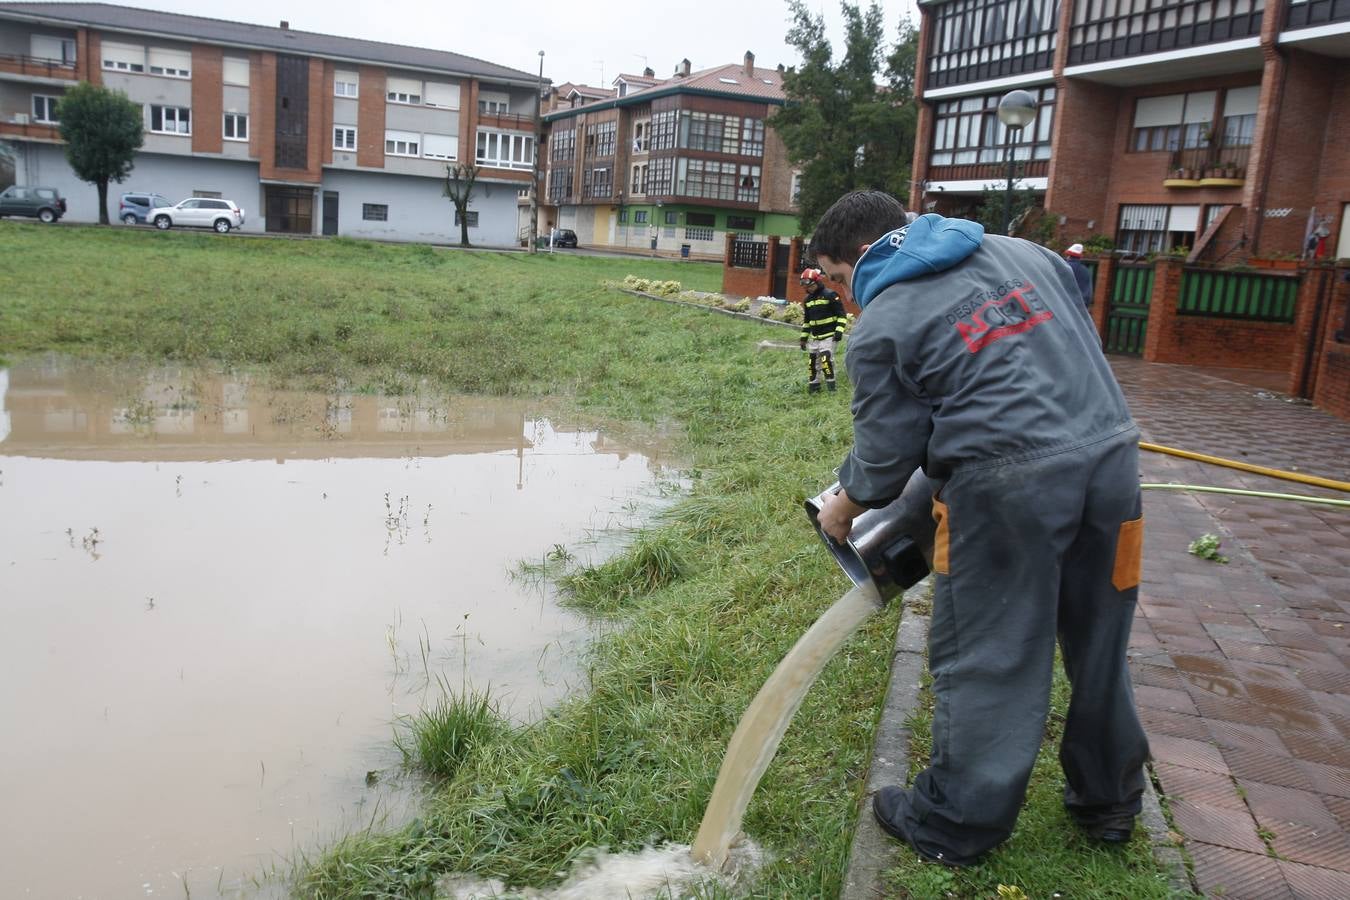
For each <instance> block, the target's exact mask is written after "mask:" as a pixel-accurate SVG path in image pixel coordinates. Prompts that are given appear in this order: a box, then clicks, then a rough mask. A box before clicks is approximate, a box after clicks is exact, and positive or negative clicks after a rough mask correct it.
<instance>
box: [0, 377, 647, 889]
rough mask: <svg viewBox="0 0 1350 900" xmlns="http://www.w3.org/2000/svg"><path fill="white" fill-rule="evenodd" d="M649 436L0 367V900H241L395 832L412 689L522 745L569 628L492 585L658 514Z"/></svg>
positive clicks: (556, 691) (552, 609) (574, 629)
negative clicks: (397, 739) (383, 831)
mask: <svg viewBox="0 0 1350 900" xmlns="http://www.w3.org/2000/svg"><path fill="white" fill-rule="evenodd" d="M620 435H621V436H620ZM668 437H669V436H668V435H665V434H662V433H660V432H632V431H625V432H620V431H618V430H616V429H612V428H611V429H597V428H596V427H595V426H594V425H593V424H591V425H589V426H587V425H579V424H568V423H567V422H565V421H564V420H562V419H560V418H559V417H558V416H557V415H556V414H555V415H553V416H552V417H549V413H548V411H547V410H543V409H542V408H540V407H538V406H532V405H529V404H524V403H520V402H510V401H495V400H491V399H483V398H462V397H446V396H430V395H417V396H411V397H376V396H365V395H354V394H347V393H335V394H332V395H328V396H324V395H312V394H299V393H285V392H280V393H279V392H275V391H271V390H268V389H267V388H266V387H265V386H263V385H262V384H261V383H259V382H257V381H255V380H252V379H250V378H248V377H246V376H242V375H234V376H221V375H213V374H202V373H196V372H191V371H179V370H175V369H159V370H155V371H152V372H148V373H147V372H126V371H121V372H114V373H107V372H105V371H100V370H96V369H93V368H89V367H80V366H74V365H69V364H66V363H63V362H61V361H58V360H50V359H45V360H36V361H33V362H30V363H24V364H21V365H18V366H16V367H14V368H12V369H10V370H8V371H5V370H0V657H2V658H3V659H4V660H5V664H6V672H7V677H6V678H5V679H3V680H2V681H0V718H3V720H4V721H5V722H6V723H7V727H6V734H7V737H6V740H5V741H3V742H0V795H3V796H4V798H5V807H6V815H5V816H4V817H3V821H0V847H3V848H4V851H3V855H4V857H5V861H4V863H3V865H0V896H5V897H24V896H32V897H84V898H93V897H117V898H123V897H140V896H161V897H162V896H171V897H182V896H187V895H189V893H188V892H189V891H190V896H192V897H193V898H202V897H215V896H237V895H240V894H242V895H244V896H251V895H254V894H256V893H257V891H256V890H254V889H253V888H252V887H250V884H251V882H252V880H253V879H255V878H257V877H259V876H260V875H261V873H263V872H264V871H265V870H267V869H269V868H272V867H283V868H284V866H285V864H286V858H287V857H289V856H291V855H293V854H294V853H295V851H297V850H312V849H313V848H314V847H316V846H322V845H324V844H326V843H328V842H329V841H331V840H332V839H334V838H335V837H336V836H338V835H341V834H345V833H349V832H350V831H352V830H354V829H357V828H364V827H366V826H368V825H369V824H370V823H371V822H372V821H376V822H379V821H380V820H382V819H385V820H387V821H389V822H397V821H400V820H404V819H406V818H407V817H409V816H410V815H412V813H413V810H414V808H415V806H416V803H417V792H418V786H417V785H416V784H415V783H413V782H412V781H411V780H409V779H407V778H402V777H399V776H398V774H397V772H398V759H397V757H396V755H395V751H394V750H393V747H392V742H391V734H392V730H391V722H392V721H393V720H394V719H395V718H396V717H398V716H400V715H403V714H409V713H414V712H416V711H417V709H419V708H420V706H421V705H422V702H423V698H424V697H427V696H434V694H431V693H429V692H435V691H438V690H439V688H438V687H437V686H436V684H437V680H438V679H443V680H444V681H446V682H448V683H449V684H451V685H452V686H455V687H458V686H460V685H463V684H469V685H474V686H477V687H480V688H481V687H488V686H490V687H491V688H492V690H493V692H494V694H495V695H497V696H499V697H500V698H502V701H503V705H504V708H505V709H506V711H508V712H509V714H510V715H512V716H513V717H514V718H516V719H521V720H523V719H528V718H530V717H532V716H534V715H536V714H537V713H538V712H539V710H541V709H542V708H545V707H548V706H549V705H551V704H553V703H555V702H556V701H557V700H558V699H559V698H560V697H561V696H562V695H563V694H564V693H565V692H566V691H567V690H568V689H569V687H570V686H574V685H577V684H579V683H581V681H582V675H583V673H581V672H580V669H579V667H578V657H579V651H580V650H581V649H582V648H583V647H584V645H585V643H586V641H587V640H588V639H589V638H590V637H591V634H590V632H589V630H588V626H587V624H586V622H585V621H584V620H583V619H581V618H580V617H578V616H575V615H573V614H570V613H568V612H567V611H565V610H562V609H560V608H559V607H558V606H557V604H556V603H555V602H554V599H553V598H552V597H551V596H549V595H547V594H546V593H543V592H541V591H540V589H539V588H538V587H537V586H536V585H532V584H530V583H528V582H525V581H520V580H513V579H512V578H511V577H510V575H509V572H510V571H511V570H512V569H513V568H514V566H515V564H516V563H517V562H518V561H520V560H521V559H536V560H537V559H539V558H541V557H542V556H543V555H544V554H545V553H546V552H547V551H548V550H549V549H550V548H551V547H553V546H554V545H555V544H563V545H565V546H567V547H568V548H569V549H571V550H573V551H575V552H578V553H579V554H580V555H583V556H584V555H586V554H587V553H591V554H597V553H601V552H603V545H604V536H605V535H606V534H609V535H613V534H614V533H616V532H617V531H620V530H622V529H623V528H625V527H628V526H630V525H632V524H635V523H636V522H637V520H638V517H639V516H643V515H645V514H646V513H647V512H649V510H650V508H651V507H652V505H653V504H655V503H658V502H660V496H661V495H662V494H664V493H668V492H669V491H670V488H671V486H672V481H671V480H672V478H674V474H673V472H672V471H671V470H670V469H668V468H667V464H668V463H667V462H666V461H665V460H664V459H663V455H662V451H661V448H662V447H663V446H664V445H666V444H668ZM587 548H589V549H587ZM370 772H375V773H377V774H375V775H372V776H370V777H368V773H370Z"/></svg>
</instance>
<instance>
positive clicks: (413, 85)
mask: <svg viewBox="0 0 1350 900" xmlns="http://www.w3.org/2000/svg"><path fill="white" fill-rule="evenodd" d="M385 98H386V99H387V100H388V101H389V102H390V103H407V104H412V105H417V104H420V103H421V102H422V82H420V81H414V80H413V79H411V78H390V79H389V81H388V82H386V84H385Z"/></svg>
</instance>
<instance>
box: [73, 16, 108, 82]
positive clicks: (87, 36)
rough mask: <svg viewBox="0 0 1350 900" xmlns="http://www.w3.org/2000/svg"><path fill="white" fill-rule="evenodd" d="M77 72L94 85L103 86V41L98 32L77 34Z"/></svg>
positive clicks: (77, 32) (80, 32) (87, 30)
mask: <svg viewBox="0 0 1350 900" xmlns="http://www.w3.org/2000/svg"><path fill="white" fill-rule="evenodd" d="M75 72H76V75H77V77H79V78H80V79H82V80H84V81H87V82H89V83H90V84H92V85H101V84H103V39H102V38H101V37H100V36H99V33H98V32H97V31H90V30H89V29H87V28H81V29H78V30H77V31H76V32H75Z"/></svg>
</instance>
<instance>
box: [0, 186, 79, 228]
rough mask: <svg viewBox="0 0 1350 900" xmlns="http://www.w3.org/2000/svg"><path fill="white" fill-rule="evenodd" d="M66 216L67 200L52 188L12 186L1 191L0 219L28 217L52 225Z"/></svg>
mask: <svg viewBox="0 0 1350 900" xmlns="http://www.w3.org/2000/svg"><path fill="white" fill-rule="evenodd" d="M65 214H66V198H65V197H62V196H61V192H60V191H58V190H57V189H56V188H50V187H19V186H18V185H17V184H14V185H10V186H9V187H7V188H5V189H4V191H0V217H2V216H27V217H29V218H31V219H41V220H42V221H43V222H46V223H47V224H48V225H50V224H51V223H52V222H55V221H56V220H57V219H59V218H61V217H62V216H64V215H65Z"/></svg>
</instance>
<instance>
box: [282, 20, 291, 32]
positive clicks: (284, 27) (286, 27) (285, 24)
mask: <svg viewBox="0 0 1350 900" xmlns="http://www.w3.org/2000/svg"><path fill="white" fill-rule="evenodd" d="M281 30H282V31H290V30H291V23H290V22H287V21H286V20H285V19H282V20H281Z"/></svg>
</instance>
